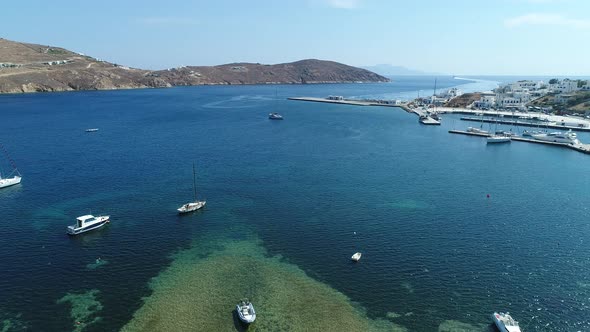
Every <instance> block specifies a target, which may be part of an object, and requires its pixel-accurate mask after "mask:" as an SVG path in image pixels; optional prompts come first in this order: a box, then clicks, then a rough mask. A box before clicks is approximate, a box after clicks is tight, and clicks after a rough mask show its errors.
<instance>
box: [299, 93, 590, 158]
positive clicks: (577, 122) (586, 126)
mask: <svg viewBox="0 0 590 332" xmlns="http://www.w3.org/2000/svg"><path fill="white" fill-rule="evenodd" d="M287 99H288V100H296V101H308V102H320V103H331V104H340V105H353V106H382V107H397V108H401V109H403V110H404V111H406V112H408V113H413V114H416V115H417V116H418V119H419V123H420V124H423V125H440V124H441V121H440V118H438V117H439V116H438V114H469V115H478V116H479V117H477V116H466V117H461V118H460V120H462V121H470V122H480V123H489V124H490V125H491V124H496V125H498V124H503V125H511V126H525V127H538V128H543V129H549V128H550V129H560V130H572V131H574V130H575V131H583V132H590V121H588V120H587V119H584V118H569V117H563V116H555V115H547V114H543V113H540V112H518V113H517V112H507V111H494V112H489V111H488V112H486V111H479V110H469V109H465V108H450V107H441V108H438V109H436V111H435V110H434V109H429V108H427V107H410V105H411V102H401V101H399V100H368V99H361V100H356V99H354V100H353V99H345V98H344V97H342V96H329V97H328V98H318V97H289V98H287ZM485 116H488V117H487V118H485ZM435 117H436V118H435ZM504 118H511V119H512V120H505V119H504ZM519 120H520V121H519ZM449 133H451V134H463V135H469V136H480V137H489V136H491V134H490V133H478V132H471V131H464V130H455V129H453V130H449ZM510 138H511V140H513V141H518V142H525V143H536V144H546V145H554V146H560V147H565V148H568V149H572V150H575V151H578V152H582V153H584V154H590V144H584V143H581V142H579V141H577V142H576V143H560V142H550V141H543V140H538V139H535V138H525V137H522V136H516V135H512V136H511V137H510Z"/></svg>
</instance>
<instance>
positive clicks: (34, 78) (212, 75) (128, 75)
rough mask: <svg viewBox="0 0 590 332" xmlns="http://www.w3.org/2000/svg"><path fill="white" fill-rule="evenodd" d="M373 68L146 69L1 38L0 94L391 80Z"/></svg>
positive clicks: (299, 64)
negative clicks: (370, 69) (374, 71)
mask: <svg viewBox="0 0 590 332" xmlns="http://www.w3.org/2000/svg"><path fill="white" fill-rule="evenodd" d="M388 81H389V79H388V78H386V77H383V76H381V75H378V74H375V73H373V72H371V71H368V70H365V69H361V68H356V67H352V66H348V65H345V64H341V63H338V62H333V61H324V60H316V59H307V60H300V61H296V62H291V63H281V64H275V65H265V64H260V63H231V64H224V65H219V66H185V67H178V68H172V69H165V70H144V69H138V68H131V67H127V66H121V65H119V64H115V63H110V62H107V61H103V60H100V59H97V58H93V57H91V56H87V55H84V54H82V53H76V52H72V51H69V50H67V49H64V48H61V47H53V46H46V45H39V44H29V43H20V42H15V41H10V40H6V39H2V38H0V93H21V92H37V91H74V90H108V89H133V88H152V87H153V88H160V87H172V86H185V85H212V84H227V85H230V84H313V83H354V82H388Z"/></svg>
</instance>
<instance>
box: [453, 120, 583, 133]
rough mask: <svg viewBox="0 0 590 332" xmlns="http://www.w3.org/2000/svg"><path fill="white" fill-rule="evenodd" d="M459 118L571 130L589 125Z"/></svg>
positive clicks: (581, 129)
mask: <svg viewBox="0 0 590 332" xmlns="http://www.w3.org/2000/svg"><path fill="white" fill-rule="evenodd" d="M461 120H463V121H472V122H485V123H497V124H506V125H513V126H523V127H538V128H551V129H565V130H570V129H571V130H576V131H586V132H590V127H588V126H587V125H585V124H579V125H577V126H571V125H569V126H568V125H565V124H557V123H555V122H539V121H518V120H503V119H499V118H482V117H462V118H461Z"/></svg>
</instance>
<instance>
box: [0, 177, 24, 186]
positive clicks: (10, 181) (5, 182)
mask: <svg viewBox="0 0 590 332" xmlns="http://www.w3.org/2000/svg"><path fill="white" fill-rule="evenodd" d="M21 179H22V178H21V177H20V176H18V175H15V176H13V177H11V178H3V177H2V175H1V174H0V188H4V187H10V186H14V185H15V184H19V183H20V181H21Z"/></svg>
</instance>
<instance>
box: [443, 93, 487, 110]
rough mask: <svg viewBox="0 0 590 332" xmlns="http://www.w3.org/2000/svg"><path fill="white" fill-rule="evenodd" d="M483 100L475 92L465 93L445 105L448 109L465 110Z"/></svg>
mask: <svg viewBox="0 0 590 332" xmlns="http://www.w3.org/2000/svg"><path fill="white" fill-rule="evenodd" d="M480 98H481V94H480V93H477V92H474V93H464V94H462V95H460V96H459V97H455V98H453V99H451V100H449V102H448V103H447V104H446V105H445V106H446V107H458V108H465V107H467V106H469V105H471V104H473V102H474V101H476V100H479V99H480Z"/></svg>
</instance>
